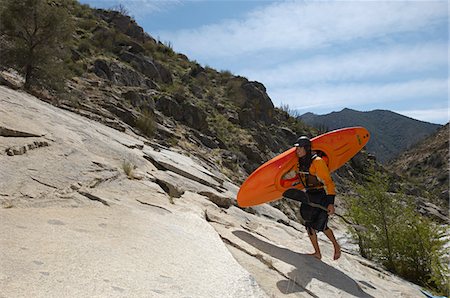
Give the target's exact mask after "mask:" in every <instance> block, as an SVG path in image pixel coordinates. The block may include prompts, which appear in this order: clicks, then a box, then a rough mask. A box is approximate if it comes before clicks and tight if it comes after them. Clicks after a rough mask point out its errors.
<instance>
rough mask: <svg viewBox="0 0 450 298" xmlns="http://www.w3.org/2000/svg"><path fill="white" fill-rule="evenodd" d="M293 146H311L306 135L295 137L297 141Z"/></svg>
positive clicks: (306, 147)
mask: <svg viewBox="0 0 450 298" xmlns="http://www.w3.org/2000/svg"><path fill="white" fill-rule="evenodd" d="M294 146H295V147H304V148H305V149H310V148H311V141H310V139H309V138H308V137H306V136H301V137H300V138H298V139H297V141H296V142H295V144H294Z"/></svg>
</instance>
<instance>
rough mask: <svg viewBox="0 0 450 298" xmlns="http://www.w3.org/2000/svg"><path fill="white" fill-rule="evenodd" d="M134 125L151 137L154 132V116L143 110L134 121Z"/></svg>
mask: <svg viewBox="0 0 450 298" xmlns="http://www.w3.org/2000/svg"><path fill="white" fill-rule="evenodd" d="M136 127H137V128H138V129H139V130H140V131H141V132H142V133H143V134H144V135H146V136H147V137H150V138H153V137H154V136H155V132H156V122H155V118H154V116H153V115H152V114H151V113H150V112H148V111H144V112H143V113H142V114H141V116H140V117H139V118H138V120H137V121H136Z"/></svg>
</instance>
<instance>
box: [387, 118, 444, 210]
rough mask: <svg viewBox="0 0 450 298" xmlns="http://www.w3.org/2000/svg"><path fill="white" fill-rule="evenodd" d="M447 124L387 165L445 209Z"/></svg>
mask: <svg viewBox="0 0 450 298" xmlns="http://www.w3.org/2000/svg"><path fill="white" fill-rule="evenodd" d="M449 136H450V131H449V124H448V123H447V124H446V125H445V126H443V127H441V128H440V129H438V131H437V132H435V133H434V134H433V135H431V136H429V137H427V138H426V139H424V140H422V141H421V142H419V143H418V144H416V145H415V146H414V148H412V149H411V150H408V151H406V152H404V153H402V154H401V155H400V156H399V157H398V158H397V159H395V160H394V161H393V162H392V163H391V164H390V165H389V168H390V169H392V170H393V171H395V172H397V173H398V174H399V175H405V176H406V177H408V178H409V179H410V180H411V181H414V182H416V185H418V186H419V187H420V188H422V189H423V190H425V191H427V192H429V193H430V194H432V195H431V196H430V197H431V198H436V200H435V201H434V202H435V203H438V204H440V205H443V206H444V207H445V208H446V209H448V199H449V192H448V189H449V167H450V166H449V156H450V155H449Z"/></svg>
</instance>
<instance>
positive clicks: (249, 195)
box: [237, 127, 370, 207]
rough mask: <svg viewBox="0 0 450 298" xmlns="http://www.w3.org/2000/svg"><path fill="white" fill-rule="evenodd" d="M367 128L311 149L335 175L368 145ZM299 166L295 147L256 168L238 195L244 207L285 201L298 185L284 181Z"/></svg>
mask: <svg viewBox="0 0 450 298" xmlns="http://www.w3.org/2000/svg"><path fill="white" fill-rule="evenodd" d="M369 139H370V134H369V131H368V130H367V129H365V128H364V127H349V128H342V129H338V130H333V131H330V132H327V133H325V134H323V135H320V136H317V137H315V138H313V139H311V149H312V150H313V151H316V152H317V153H320V155H321V156H322V158H323V159H324V160H325V161H326V162H327V164H328V168H329V170H330V172H333V171H336V170H337V169H339V168H340V167H341V166H343V165H344V164H345V163H346V162H347V161H349V160H350V159H351V158H352V157H353V156H355V155H356V153H358V152H359V151H360V150H361V149H362V148H363V147H364V146H365V145H366V144H367V142H368V141H369ZM297 162H298V158H297V155H296V153H295V147H293V148H290V149H288V150H287V151H285V152H283V153H281V154H280V155H278V156H276V157H274V158H272V159H271V160H269V161H268V162H266V163H264V164H263V165H262V166H260V167H259V168H257V169H256V170H255V171H254V172H253V173H252V174H251V175H250V176H249V177H248V178H247V179H246V180H245V181H244V183H243V184H242V185H241V188H240V189H239V192H238V195H237V202H238V205H239V206H241V207H249V206H255V205H259V204H263V203H267V202H271V201H275V200H278V199H281V198H282V194H283V192H284V191H285V190H287V189H289V188H292V187H296V188H298V189H302V188H303V186H302V185H301V184H296V185H295V186H293V185H292V184H293V183H294V182H295V181H289V180H283V179H282V177H283V176H284V175H285V174H286V173H287V172H289V171H291V170H292V169H293V168H294V166H295V165H296V163H297Z"/></svg>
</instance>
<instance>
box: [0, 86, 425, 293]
mask: <svg viewBox="0 0 450 298" xmlns="http://www.w3.org/2000/svg"><path fill="white" fill-rule="evenodd" d="M0 106H1V109H0V149H1V150H0V163H1V165H2V171H1V173H0V175H1V176H0V178H1V179H0V189H1V192H0V202H1V206H2V208H1V209H0V213H1V214H0V215H1V216H0V218H1V219H0V221H1V225H0V235H1V239H2V241H1V242H0V250H1V251H2V266H1V268H2V270H1V275H0V277H1V278H0V287H1V288H2V293H3V294H4V295H6V296H23V295H25V296H46V297H56V296H60V295H61V293H64V296H72V297H73V296H92V295H107V296H117V295H124V296H158V295H159V296H179V295H184V296H197V297H199V296H202V297H266V296H269V297H274V296H275V297H284V296H295V297H309V296H312V297H317V296H320V297H328V296H336V297H339V296H342V297H344V296H345V297H348V296H357V297H366V296H367V297H369V296H373V297H384V296H390V295H392V293H395V295H396V296H400V295H404V296H408V297H415V296H417V297H420V295H421V294H420V292H419V291H418V290H417V288H416V287H415V286H414V285H412V284H410V283H408V282H406V281H403V280H402V279H400V278H398V277H395V276H393V275H392V274H390V273H387V272H385V271H384V270H383V269H380V268H378V267H377V266H376V265H374V264H372V263H370V262H369V261H367V260H364V259H362V258H361V257H358V256H357V255H356V254H355V253H354V250H353V246H352V245H351V244H346V243H344V240H345V239H347V238H345V229H344V228H343V226H342V225H341V223H339V222H337V221H335V220H333V221H332V226H333V227H334V228H335V231H336V235H337V237H338V239H339V241H341V243H342V245H343V247H344V252H343V255H342V257H341V259H340V260H338V261H332V260H331V256H332V247H331V245H330V244H329V242H328V241H323V240H324V239H322V238H321V240H320V244H321V247H322V251H323V256H324V257H323V262H321V261H318V260H316V259H314V258H312V257H310V256H308V255H307V252H309V251H310V249H311V247H310V243H309V239H308V236H307V234H306V233H305V231H304V229H303V227H301V226H299V225H298V223H296V222H294V221H291V220H289V219H288V218H287V217H286V215H284V214H283V213H281V212H280V211H278V210H277V209H275V208H273V207H271V206H269V205H262V206H258V207H254V208H252V209H251V210H247V211H251V213H249V212H246V211H244V210H242V209H240V208H238V207H237V206H236V204H235V196H236V193H237V189H238V188H237V186H236V185H235V184H233V183H232V181H230V180H229V179H228V178H227V177H226V176H224V175H223V174H221V172H220V170H219V168H218V166H217V165H215V164H213V163H207V162H205V161H203V160H202V159H199V158H197V157H196V156H195V155H192V154H190V152H188V151H185V150H181V149H179V148H178V149H177V148H169V147H164V146H162V145H160V144H157V143H155V142H152V141H148V140H147V139H145V138H142V137H140V136H139V135H137V134H135V133H134V132H133V131H132V130H131V129H129V128H125V130H124V131H123V132H118V131H117V130H115V129H112V128H110V127H108V126H104V125H103V124H101V123H99V122H96V121H92V120H89V119H86V118H84V117H81V116H79V115H77V114H74V113H72V112H69V111H64V110H61V109H59V108H57V107H54V106H51V105H48V104H46V103H44V102H42V101H39V100H37V99H36V98H34V97H33V96H30V95H28V94H25V93H22V92H18V91H13V90H11V89H7V88H5V87H0ZM321 237H322V236H321Z"/></svg>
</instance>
